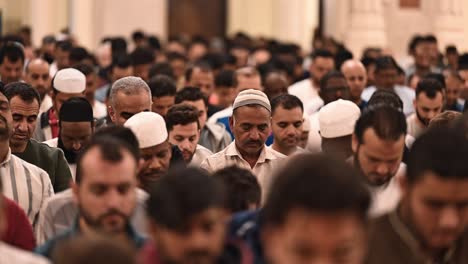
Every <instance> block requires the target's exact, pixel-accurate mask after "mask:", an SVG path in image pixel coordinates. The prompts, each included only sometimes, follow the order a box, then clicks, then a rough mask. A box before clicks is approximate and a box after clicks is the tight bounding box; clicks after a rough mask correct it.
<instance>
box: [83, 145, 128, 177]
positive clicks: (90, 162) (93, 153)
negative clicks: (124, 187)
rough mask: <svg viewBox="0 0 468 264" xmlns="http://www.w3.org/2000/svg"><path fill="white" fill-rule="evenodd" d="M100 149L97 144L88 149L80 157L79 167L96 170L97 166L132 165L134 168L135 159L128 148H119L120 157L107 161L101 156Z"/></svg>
mask: <svg viewBox="0 0 468 264" xmlns="http://www.w3.org/2000/svg"><path fill="white" fill-rule="evenodd" d="M102 151H103V150H102V149H100V148H98V147H97V146H95V147H92V148H91V149H90V150H88V151H87V152H86V153H85V154H84V156H83V157H82V159H81V167H82V168H83V170H86V169H89V170H91V172H90V173H91V174H95V173H92V171H94V170H96V168H97V167H103V166H105V167H123V166H128V165H130V166H133V167H135V168H136V166H137V164H136V161H135V160H134V159H133V157H132V154H130V152H129V151H128V150H125V149H120V150H119V152H120V154H121V156H122V158H121V159H120V160H119V161H109V160H106V158H105V157H104V156H103V153H102Z"/></svg>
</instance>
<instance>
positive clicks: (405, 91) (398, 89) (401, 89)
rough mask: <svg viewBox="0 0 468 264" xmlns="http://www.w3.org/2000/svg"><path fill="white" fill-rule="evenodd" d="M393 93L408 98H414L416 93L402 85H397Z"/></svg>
mask: <svg viewBox="0 0 468 264" xmlns="http://www.w3.org/2000/svg"><path fill="white" fill-rule="evenodd" d="M395 91H396V92H397V93H399V94H401V95H405V96H408V97H415V96H416V92H415V91H414V90H413V89H411V88H409V87H407V86H402V85H397V86H395Z"/></svg>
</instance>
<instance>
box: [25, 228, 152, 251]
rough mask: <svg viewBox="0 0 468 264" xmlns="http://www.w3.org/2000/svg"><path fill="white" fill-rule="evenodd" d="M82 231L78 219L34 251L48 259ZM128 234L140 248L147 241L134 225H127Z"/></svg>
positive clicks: (136, 246)
mask: <svg viewBox="0 0 468 264" xmlns="http://www.w3.org/2000/svg"><path fill="white" fill-rule="evenodd" d="M80 234H81V231H80V227H79V224H78V219H77V220H76V221H75V223H74V224H73V226H72V227H70V228H69V229H68V230H67V231H65V232H64V233H62V234H60V235H57V236H56V237H54V238H52V239H50V240H49V241H47V242H45V243H44V244H43V245H42V246H40V247H37V248H36V249H35V250H34V252H35V253H36V254H39V255H42V256H44V257H46V258H48V259H51V258H52V253H53V251H54V249H55V248H56V247H57V246H59V245H60V244H61V243H63V242H65V241H67V240H70V239H73V238H76V237H78V236H80ZM127 235H128V238H129V240H130V241H131V242H132V244H133V245H134V246H135V248H137V249H140V248H142V247H143V245H144V244H145V242H146V239H145V238H144V237H142V236H141V235H140V234H138V233H137V232H136V231H135V229H133V227H132V226H130V225H128V226H127Z"/></svg>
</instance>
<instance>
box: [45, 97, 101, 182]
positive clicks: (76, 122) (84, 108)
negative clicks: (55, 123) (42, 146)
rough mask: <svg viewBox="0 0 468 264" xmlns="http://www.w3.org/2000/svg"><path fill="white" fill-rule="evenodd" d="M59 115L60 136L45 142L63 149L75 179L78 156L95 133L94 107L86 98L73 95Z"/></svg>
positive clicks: (64, 104)
mask: <svg viewBox="0 0 468 264" xmlns="http://www.w3.org/2000/svg"><path fill="white" fill-rule="evenodd" d="M59 117H60V123H59V126H60V133H59V136H58V137H57V138H54V139H51V140H48V141H46V142H44V143H46V144H48V145H49V146H51V147H54V148H60V149H61V150H62V151H63V153H64V154H65V158H66V159H67V162H68V165H69V166H70V170H71V172H72V176H73V179H75V175H76V159H77V156H78V154H79V153H80V151H81V150H83V148H84V147H85V146H86V145H88V144H89V142H90V140H91V136H92V135H93V133H94V118H93V108H92V107H91V105H90V104H89V102H88V101H87V100H86V99H85V98H81V97H73V98H70V99H68V100H67V101H66V102H65V103H63V106H62V108H61V109H60V113H59Z"/></svg>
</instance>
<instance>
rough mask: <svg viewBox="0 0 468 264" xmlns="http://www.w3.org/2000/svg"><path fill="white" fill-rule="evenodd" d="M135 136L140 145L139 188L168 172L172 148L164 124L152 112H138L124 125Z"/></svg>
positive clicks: (145, 186) (159, 117) (160, 118)
mask: <svg viewBox="0 0 468 264" xmlns="http://www.w3.org/2000/svg"><path fill="white" fill-rule="evenodd" d="M124 126H125V127H128V128H130V129H131V130H132V132H133V133H134V134H135V136H136V138H137V139H138V143H139V144H140V152H141V158H142V159H143V166H142V167H141V169H140V172H139V173H138V180H139V184H140V187H141V188H143V189H145V190H146V189H147V187H148V184H150V183H151V182H154V181H156V180H157V179H159V178H160V177H161V176H163V175H164V174H165V173H166V172H167V171H168V170H169V166H170V163H171V157H172V146H171V144H170V143H169V142H168V140H167V139H168V135H167V130H166V122H164V119H163V118H162V116H160V115H158V114H156V113H153V112H140V113H138V114H135V115H133V116H132V117H130V118H129V119H128V120H127V122H125V124H124Z"/></svg>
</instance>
